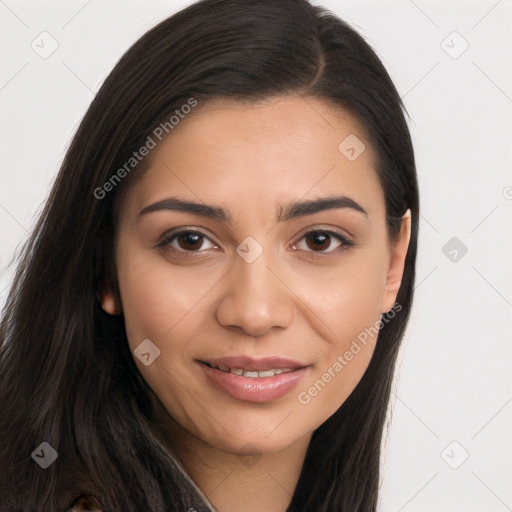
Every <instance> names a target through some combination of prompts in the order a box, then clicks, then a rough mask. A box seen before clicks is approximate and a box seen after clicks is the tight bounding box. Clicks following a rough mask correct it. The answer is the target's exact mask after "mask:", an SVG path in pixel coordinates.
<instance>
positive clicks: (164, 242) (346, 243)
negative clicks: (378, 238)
mask: <svg viewBox="0 0 512 512" xmlns="http://www.w3.org/2000/svg"><path fill="white" fill-rule="evenodd" d="M314 233H320V234H323V235H328V236H330V237H331V238H335V239H336V240H338V241H339V242H341V245H340V246H339V247H337V248H335V249H333V250H331V251H330V252H322V251H305V252H308V253H310V254H313V255H315V256H314V257H320V258H325V257H331V256H336V255H337V254H338V253H340V252H342V251H346V250H347V249H349V248H350V247H353V246H354V245H355V243H354V242H352V241H351V240H349V239H348V238H346V237H345V236H343V235H342V234H340V233H337V232H336V231H331V230H329V229H322V228H313V229H311V230H309V231H307V232H306V233H304V234H303V235H302V236H301V237H300V238H299V239H298V241H297V242H294V243H293V244H292V245H293V247H295V246H296V245H297V244H298V243H299V242H300V241H301V240H302V239H304V238H305V237H307V236H308V235H311V234H314ZM184 234H194V235H200V236H201V237H203V238H206V239H208V240H210V237H209V236H208V235H206V234H205V233H203V232H202V231H198V230H195V229H181V230H179V231H175V232H171V233H169V234H166V235H164V236H163V237H162V239H161V241H160V242H159V243H158V244H157V246H156V247H164V248H171V249H172V250H173V251H175V252H179V253H181V255H183V256H185V257H197V256H195V254H196V253H201V252H204V251H205V250H197V251H187V250H186V249H181V248H180V249H177V248H176V247H172V246H171V245H170V244H171V243H172V242H173V241H174V240H175V239H177V238H178V237H179V236H180V235H184ZM210 242H211V243H212V244H214V245H216V244H215V242H213V241H212V240H210ZM206 250H207V249H206Z"/></svg>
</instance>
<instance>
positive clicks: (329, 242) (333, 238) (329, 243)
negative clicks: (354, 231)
mask: <svg viewBox="0 0 512 512" xmlns="http://www.w3.org/2000/svg"><path fill="white" fill-rule="evenodd" d="M303 241H304V242H305V243H304V242H303ZM352 245H354V243H353V242H351V241H350V240H348V239H347V238H345V237H344V236H343V235H341V234H339V233H335V232H334V231H327V230H319V229H316V230H313V231H309V232H308V233H306V234H305V235H304V236H303V237H302V238H301V239H300V241H299V242H298V243H297V244H295V245H294V247H293V248H294V249H296V248H297V249H301V250H303V251H306V252H314V253H318V254H319V255H322V254H325V255H329V254H331V253H334V252H335V251H341V250H344V249H347V248H348V247H350V246H352Z"/></svg>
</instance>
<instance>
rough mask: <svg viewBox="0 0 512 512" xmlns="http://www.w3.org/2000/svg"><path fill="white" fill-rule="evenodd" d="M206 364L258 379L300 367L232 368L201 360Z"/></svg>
mask: <svg viewBox="0 0 512 512" xmlns="http://www.w3.org/2000/svg"><path fill="white" fill-rule="evenodd" d="M201 363H203V364H204V365H206V366H209V367H210V368H215V369H216V370H220V371H221V372H225V373H232V374H233V375H238V376H239V377H247V378H249V379H258V378H262V377H274V376H276V375H281V374H282V373H289V372H293V371H295V370H297V369H298V368H267V369H266V370H244V369H243V368H230V367H229V366H225V365H219V366H215V365H212V364H210V363H207V362H205V361H201Z"/></svg>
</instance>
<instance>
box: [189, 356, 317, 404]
mask: <svg viewBox="0 0 512 512" xmlns="http://www.w3.org/2000/svg"><path fill="white" fill-rule="evenodd" d="M197 363H198V364H199V367H200V368H201V370H202V371H203V373H204V374H205V375H206V377H207V380H206V382H207V383H209V384H210V385H211V387H212V389H215V390H221V391H223V392H224V393H225V394H227V395H229V396H231V397H232V398H236V399H238V400H243V401H244V402H256V403H262V402H270V401H272V400H277V399H278V398H281V397H284V396H285V395H287V394H288V393H289V392H291V391H292V389H294V388H295V387H296V386H297V385H298V383H299V382H300V381H301V380H302V379H303V378H304V376H305V374H306V372H308V370H310V365H306V364H302V363H300V362H298V361H292V360H290V359H284V358H278V357H266V358H260V359H252V358H249V357H244V356H239V357H225V358H221V359H214V360H212V361H201V360H197Z"/></svg>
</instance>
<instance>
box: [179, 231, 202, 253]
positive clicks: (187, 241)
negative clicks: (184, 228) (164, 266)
mask: <svg viewBox="0 0 512 512" xmlns="http://www.w3.org/2000/svg"><path fill="white" fill-rule="evenodd" d="M201 238H202V235H198V234H194V233H186V234H184V235H181V236H180V245H181V247H182V249H187V250H193V249H198V248H199V247H201V245H202V243H201ZM198 242H199V243H198Z"/></svg>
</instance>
